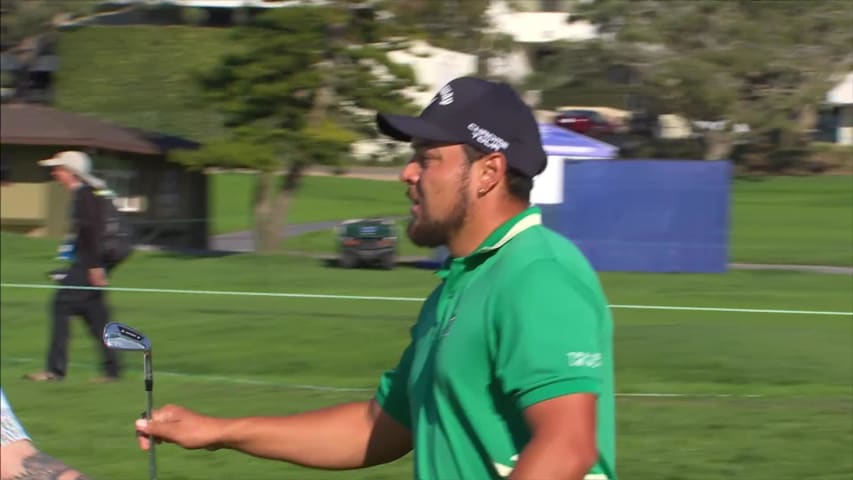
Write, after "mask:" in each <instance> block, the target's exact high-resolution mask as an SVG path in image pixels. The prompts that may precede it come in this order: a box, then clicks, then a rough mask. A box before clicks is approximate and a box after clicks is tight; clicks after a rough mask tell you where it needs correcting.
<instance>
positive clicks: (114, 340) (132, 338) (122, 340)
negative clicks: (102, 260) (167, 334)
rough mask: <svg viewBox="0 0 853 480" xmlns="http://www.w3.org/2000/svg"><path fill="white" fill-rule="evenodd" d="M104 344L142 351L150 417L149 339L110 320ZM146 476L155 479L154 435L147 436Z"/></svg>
mask: <svg viewBox="0 0 853 480" xmlns="http://www.w3.org/2000/svg"><path fill="white" fill-rule="evenodd" d="M104 345H106V346H107V348H110V349H113V350H123V351H128V352H142V355H143V359H144V367H143V368H144V372H145V418H148V419H150V418H151V407H152V404H153V403H154V397H153V395H154V393H153V392H154V372H153V371H152V368H151V340H149V339H148V337H146V336H145V335H143V334H142V332H140V331H139V330H134V329H133V328H130V327H128V326H127V325H123V324H121V323H117V322H110V323H108V324H107V326H106V327H104ZM148 441H149V445H148V478H149V479H150V480H156V478H157V463H156V461H155V457H154V437H153V436H149V437H148Z"/></svg>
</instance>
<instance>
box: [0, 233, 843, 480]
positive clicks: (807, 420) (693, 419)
mask: <svg viewBox="0 0 853 480" xmlns="http://www.w3.org/2000/svg"><path fill="white" fill-rule="evenodd" d="M0 240H2V244H0V258H2V263H0V278H2V282H3V283H23V284H44V283H45V282H44V272H46V271H47V270H49V269H51V268H54V267H55V266H56V261H54V260H51V259H50V256H51V254H52V252H53V249H54V248H55V246H56V244H55V242H52V241H47V240H38V239H24V238H21V237H18V236H14V235H8V234H3V235H2V237H0ZM436 281H437V277H436V276H435V275H434V274H433V273H432V272H430V271H426V270H418V269H413V268H398V269H396V270H394V271H392V272H385V271H380V270H341V269H336V268H330V267H328V266H326V265H324V264H323V263H322V262H319V261H316V260H311V259H306V258H298V257H287V256H264V257H260V256H254V255H235V256H231V257H222V258H187V257H177V256H173V255H168V254H162V253H138V254H136V255H135V256H134V257H132V259H131V260H130V261H129V262H128V263H127V264H126V265H124V266H123V267H122V268H121V269H120V270H119V271H118V272H116V275H115V276H114V278H113V286H115V287H122V288H132V287H137V288H147V289H152V288H154V289H183V290H207V291H211V290H216V291H235V292H278V293H296V294H321V295H367V296H382V297H404V298H411V299H419V298H423V297H425V296H426V295H427V294H428V293H429V291H430V290H431V289H432V287H433V286H434V285H435V283H436ZM602 281H603V283H604V286H605V290H606V292H607V294H608V296H609V299H610V302H611V304H614V305H661V306H674V305H675V306H698V307H749V308H772V309H795V310H820V311H842V312H845V311H846V312H849V311H850V310H851V306H853V278H851V277H850V276H834V275H815V274H802V273H785V272H732V273H728V274H725V275H654V274H616V273H612V274H610V273H608V274H603V275H602ZM0 293H2V297H0V318H2V322H0V329H1V330H0V331H1V332H2V333H0V343H2V345H0V346H2V349H0V351H2V355H1V357H2V378H3V387H4V389H6V393H7V395H8V397H9V398H10V400H11V401H12V402H13V405H14V407H15V409H16V411H17V413H18V414H19V416H20V417H21V419H22V420H23V422H24V423H25V425H26V426H27V428H28V430H29V432H30V433H31V434H32V435H33V436H34V437H35V438H36V440H37V443H38V445H39V446H41V447H43V448H44V449H45V450H47V451H49V452H51V453H53V454H55V455H57V456H59V457H61V458H63V459H66V460H67V461H68V462H70V463H71V464H73V465H75V466H78V467H79V468H82V469H83V470H86V471H87V472H89V473H90V474H91V475H92V476H93V477H94V478H105V479H106V478H116V479H118V478H121V479H133V478H140V479H141V478H145V474H146V473H145V472H146V459H145V454H144V453H143V452H140V451H138V450H136V447H135V441H134V440H133V438H132V422H133V419H134V418H135V417H136V416H138V414H139V412H140V411H141V410H142V409H143V408H144V405H145V402H144V391H143V385H142V377H141V370H142V358H141V356H140V355H134V354H130V353H127V354H124V355H123V359H124V361H125V364H126V366H127V376H126V379H125V380H124V381H122V382H121V383H119V384H114V385H89V384H87V383H86V381H87V379H88V378H89V377H90V376H93V375H96V374H97V373H98V371H97V364H98V361H99V360H98V356H97V354H96V351H95V350H94V349H93V344H92V341H91V339H90V338H89V337H88V336H87V334H86V333H85V331H84V329H83V326H82V322H75V324H74V328H73V340H72V344H71V361H72V362H73V366H72V370H71V372H70V376H69V377H68V378H67V379H66V381H65V382H64V383H62V384H34V383H28V382H25V381H23V380H20V377H21V375H23V374H24V373H26V372H29V371H33V370H35V369H38V368H40V367H41V366H42V358H43V355H44V353H45V342H46V340H47V333H48V332H47V321H48V320H47V308H48V306H49V300H50V295H51V291H50V290H46V289H33V288H9V287H4V288H3V289H2V292H0ZM110 295H111V299H112V304H113V306H114V311H115V319H116V320H119V321H123V322H126V323H128V324H131V325H133V326H136V327H138V328H139V329H140V330H142V331H144V332H145V333H146V334H148V335H149V336H150V337H151V339H152V341H153V345H154V371H155V385H156V387H155V402H156V404H157V405H163V404H165V403H179V404H183V405H186V406H190V407H193V408H196V409H199V410H201V411H202V412H205V413H211V414H221V415H250V414H278V413H289V412H296V411H301V410H304V409H309V408H316V407H321V406H325V405H330V404H334V403H337V402H342V401H350V400H358V399H365V398H369V397H370V395H371V393H372V389H373V388H374V386H375V384H376V381H377V378H378V376H379V375H380V374H381V372H382V371H383V370H384V369H386V368H389V367H391V366H393V364H394V363H395V361H396V359H397V356H398V355H399V353H400V352H401V350H402V348H403V347H404V346H405V344H406V342H407V337H408V328H409V327H410V326H411V323H412V322H413V321H414V318H415V315H416V314H417V310H418V307H419V302H418V301H403V300H398V301H392V300H354V299H341V298H333V297H326V298H300V297H269V296H252V297H246V296H240V295H215V294H211V293H208V294H190V293H169V292H159V293H158V292H134V291H116V292H113V293H111V294H110ZM614 319H615V323H616V329H615V347H616V361H617V365H616V382H617V391H618V392H620V393H621V394H627V395H625V396H620V397H619V400H618V411H617V415H618V429H619V434H618V467H619V471H620V474H621V478H623V479H636V478H640V479H644V478H671V479H682V478H683V479H697V480H700V479H701V480H706V479H707V480H716V479H720V480H723V479H731V478H743V477H745V476H748V477H749V478H750V479H766V480H771V479H773V480H775V479H779V478H821V479H837V480H841V479H845V478H848V477H849V472H850V471H851V469H853V459H851V457H850V456H849V454H848V452H847V450H848V448H847V447H849V445H850V443H851V442H853V424H851V418H853V417H852V416H853V388H851V385H850V378H851V377H853V358H851V356H850V352H851V349H853V324H851V317H850V316H818V315H808V314H783V313H775V314H754V313H742V312H740V313H738V312H732V313H729V312H713V311H659V310H646V309H626V308H616V309H614ZM636 394H696V395H699V396H687V397H670V398H667V397H654V396H652V397H643V396H634V395H636ZM713 394H724V395H734V396H731V397H722V398H721V397H714V396H711V395H713ZM79 438H86V439H87V440H86V441H82V442H81V441H78V439H79ZM793 451H796V454H792V453H791V452H793ZM158 455H159V462H160V477H161V478H168V479H187V480H190V479H192V480H195V479H205V480H206V479H231V478H246V479H249V478H251V479H258V480H263V479H270V480H272V479H277V478H300V479H302V478H304V479H388V480H390V479H400V478H409V477H410V468H411V464H410V461H411V460H410V456H407V457H406V458H404V459H402V460H400V461H398V462H395V463H393V464H391V465H387V466H382V467H377V468H374V469H370V470H364V471H359V472H337V473H333V472H323V471H312V470H305V469H302V468H299V467H294V466H289V465H285V464H280V463H274V462H268V461H262V460H258V459H253V458H248V457H244V456H241V455H238V454H236V453H233V452H216V453H212V452H207V451H200V452H186V451H181V450H179V449H177V448H175V447H172V446H168V445H164V446H161V447H160V449H159V453H158Z"/></svg>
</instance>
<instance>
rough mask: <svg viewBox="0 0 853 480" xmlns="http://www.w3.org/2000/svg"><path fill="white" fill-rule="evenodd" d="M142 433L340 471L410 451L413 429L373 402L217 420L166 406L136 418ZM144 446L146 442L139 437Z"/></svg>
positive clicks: (183, 443) (188, 445)
mask: <svg viewBox="0 0 853 480" xmlns="http://www.w3.org/2000/svg"><path fill="white" fill-rule="evenodd" d="M137 430H138V431H139V432H140V434H143V435H148V434H152V435H154V436H155V437H157V438H158V439H160V440H162V441H165V442H171V443H176V444H178V445H180V446H182V447H184V448H191V449H193V448H208V449H217V448H229V449H234V450H238V451H241V452H243V453H247V454H249V455H253V456H256V457H262V458H270V459H276V460H283V461H286V462H290V463H294V464H297V465H303V466H307V467H314V468H323V469H329V470H342V469H353V468H361V467H368V466H372V465H378V464H382V463H387V462H390V461H393V460H396V459H398V458H400V457H402V456H403V455H405V454H406V453H408V452H409V451H410V450H411V449H412V435H411V432H410V431H409V430H408V429H407V428H406V427H404V426H403V425H401V424H400V423H398V422H397V421H396V420H394V419H393V418H391V417H390V416H389V415H388V414H386V413H385V412H384V411H383V410H382V408H381V407H380V406H379V404H378V403H377V402H376V401H375V400H370V401H364V402H354V403H346V404H342V405H337V406H333V407H329V408H324V409H320V410H315V411H311V412H306V413H300V414H296V415H290V416H282V417H243V418H216V417H209V416H205V415H200V414H198V413H195V412H192V411H190V410H188V409H185V408H183V407H178V406H174V405H167V406H166V407H163V408H162V409H159V410H157V411H155V412H154V413H153V414H152V420H151V421H146V420H138V421H137ZM140 444H141V446H142V448H143V449H147V448H148V440H147V438H145V437H140Z"/></svg>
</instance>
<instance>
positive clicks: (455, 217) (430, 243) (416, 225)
mask: <svg viewBox="0 0 853 480" xmlns="http://www.w3.org/2000/svg"><path fill="white" fill-rule="evenodd" d="M470 180H471V174H470V170H468V169H466V171H465V172H464V173H463V176H462V183H461V185H460V186H459V191H458V192H457V194H456V208H454V209H453V211H452V212H451V214H450V216H449V217H447V218H445V219H442V220H439V219H435V218H430V214H429V205H428V204H427V202H426V199H425V198H424V196H423V195H422V192H421V189H420V185H418V186H417V189H418V199H419V202H420V212H419V214H418V215H417V216H414V215H413V216H412V218H411V220H409V225H408V227H407V228H406V233H407V234H408V236H409V239H410V240H411V241H412V243H414V244H415V245H417V246H419V247H429V248H435V247H439V246H442V245H447V240H448V238H449V237H450V234H451V233H453V232H456V231H458V230H459V229H460V228H462V225H463V224H464V223H465V219H466V217H467V216H468V185H469V183H470Z"/></svg>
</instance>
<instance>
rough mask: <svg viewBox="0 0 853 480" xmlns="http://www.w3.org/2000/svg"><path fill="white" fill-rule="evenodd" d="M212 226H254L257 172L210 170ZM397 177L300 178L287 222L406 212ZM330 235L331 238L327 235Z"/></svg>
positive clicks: (225, 228)
mask: <svg viewBox="0 0 853 480" xmlns="http://www.w3.org/2000/svg"><path fill="white" fill-rule="evenodd" d="M208 178H209V179H210V195H209V201H210V214H211V220H212V223H213V224H212V226H211V229H212V231H213V232H215V233H225V232H233V231H237V230H248V229H250V228H251V227H252V203H251V199H252V193H251V192H252V189H253V188H254V182H255V178H256V176H255V175H253V174H243V173H221V174H213V175H209V176H208ZM405 191H406V189H405V187H404V186H403V185H402V184H401V183H398V182H387V181H378V180H364V179H360V178H344V177H312V176H306V177H304V178H303V183H302V187H301V188H300V189H299V191H297V193H296V197H295V199H294V201H293V206H292V208H291V209H290V211H289V212H288V216H287V221H288V223H291V224H298V223H312V222H328V221H335V220H345V219H348V218H359V217H371V216H379V217H385V216H390V217H395V216H403V215H406V214H407V213H408V211H409V200H408V199H407V198H406V196H405ZM330 238H331V237H330Z"/></svg>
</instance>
